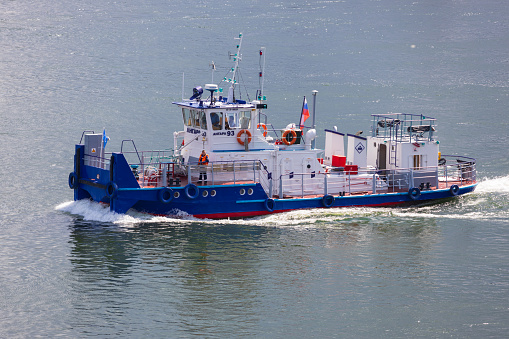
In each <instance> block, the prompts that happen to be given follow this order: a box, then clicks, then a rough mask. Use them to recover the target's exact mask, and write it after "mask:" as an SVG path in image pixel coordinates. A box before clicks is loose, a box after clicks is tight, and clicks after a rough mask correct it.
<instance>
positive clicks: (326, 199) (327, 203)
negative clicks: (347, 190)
mask: <svg viewBox="0 0 509 339" xmlns="http://www.w3.org/2000/svg"><path fill="white" fill-rule="evenodd" d="M334 200H335V199H334V197H333V196H332V195H330V194H327V195H324V196H323V198H322V205H323V207H327V208H329V207H332V205H334Z"/></svg>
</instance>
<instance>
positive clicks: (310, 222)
mask: <svg viewBox="0 0 509 339" xmlns="http://www.w3.org/2000/svg"><path fill="white" fill-rule="evenodd" d="M55 209H56V210H58V211H61V212H64V213H68V214H71V215H77V216H80V217H81V218H83V220H86V221H94V222H100V223H112V224H117V225H122V226H125V227H134V226H136V225H138V224H143V223H169V224H172V225H190V224H205V225H210V226H214V225H216V226H221V225H228V224H242V225H252V226H265V227H293V228H309V227H318V226H322V225H330V224H337V223H338V222H346V221H352V220H354V221H355V220H357V221H363V222H369V221H370V220H374V219H375V218H376V219H377V220H379V219H380V218H382V219H391V218H419V219H420V218H429V219H470V220H473V219H477V220H479V219H480V220H490V219H501V220H504V219H509V176H504V177H497V178H493V179H486V178H485V179H483V180H481V181H480V182H479V184H478V186H477V188H476V190H475V191H474V192H473V193H470V194H467V195H465V196H461V197H459V198H458V199H454V200H452V201H450V202H444V203H437V204H432V205H424V206H416V207H409V208H370V207H341V208H330V209H309V210H296V211H291V212H285V213H277V214H271V215H268V216H260V217H254V218H248V219H243V220H240V221H239V220H230V219H221V220H211V219H198V218H194V217H193V216H192V215H188V214H186V213H184V212H182V213H180V214H177V215H176V216H154V215H151V214H146V213H140V212H136V211H133V210H130V211H128V212H127V213H126V214H118V213H115V212H111V211H110V209H109V207H108V206H107V205H104V204H100V203H97V202H93V201H90V200H80V201H69V202H64V203H62V204H60V205H58V206H56V207H55Z"/></svg>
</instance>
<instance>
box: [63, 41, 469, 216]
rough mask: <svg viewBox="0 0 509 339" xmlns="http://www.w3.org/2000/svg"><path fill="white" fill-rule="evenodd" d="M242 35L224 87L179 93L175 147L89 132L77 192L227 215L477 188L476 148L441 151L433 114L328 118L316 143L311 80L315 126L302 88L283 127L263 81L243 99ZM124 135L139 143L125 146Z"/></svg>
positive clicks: (77, 163)
mask: <svg viewBox="0 0 509 339" xmlns="http://www.w3.org/2000/svg"><path fill="white" fill-rule="evenodd" d="M236 40H237V51H236V53H234V54H231V56H232V57H233V61H234V66H233V67H232V68H231V77H225V78H224V79H223V81H222V82H224V83H226V84H227V86H228V89H227V94H226V95H223V89H222V88H220V87H219V85H217V84H205V85H204V86H203V87H201V86H197V87H195V88H193V94H192V96H191V97H190V99H188V100H182V101H180V102H174V103H173V104H175V105H176V106H177V107H178V108H179V110H180V112H181V114H182V120H181V121H182V123H183V130H181V131H179V132H175V133H174V134H173V141H174V149H173V150H171V151H138V150H137V148H136V145H135V143H134V141H133V140H131V139H129V140H123V141H122V144H121V149H120V152H113V153H108V152H106V151H105V146H106V143H107V141H108V138H107V137H106V134H105V132H104V131H103V133H94V132H91V131H85V132H83V134H82V136H81V140H80V143H79V144H77V145H76V146H75V156H74V171H73V172H71V173H70V174H69V187H70V188H71V189H73V190H74V200H81V199H91V200H94V201H97V202H100V203H104V204H108V205H109V208H110V210H111V211H114V212H117V213H126V212H127V211H128V210H130V209H133V210H136V211H140V212H146V213H150V214H155V215H168V216H186V215H192V216H194V217H196V218H210V219H221V218H243V217H253V216H259V215H267V214H272V213H281V212H286V211H292V210H298V209H311V208H335V207H346V206H392V205H409V204H420V203H423V202H428V201H433V200H441V199H448V198H453V197H456V196H459V195H462V194H466V193H469V192H472V191H474V190H475V188H476V186H477V182H476V161H475V159H473V158H469V157H464V156H452V155H442V154H441V153H440V151H439V141H438V139H437V133H436V132H437V125H436V120H435V119H434V118H432V117H429V116H424V115H415V114H405V113H390V114H375V115H372V116H371V117H372V122H371V135H369V136H366V137H363V136H361V135H359V134H358V133H357V134H344V133H341V132H338V131H337V130H336V128H334V129H326V130H325V131H324V134H325V149H323V150H322V149H317V148H315V138H316V136H317V132H316V129H315V121H314V120H315V115H314V107H315V103H316V93H317V92H316V91H314V92H313V110H312V117H313V119H312V120H313V124H312V126H305V122H306V120H307V119H308V118H309V117H310V116H311V115H310V110H309V108H308V103H307V100H306V98H304V102H303V106H302V113H301V119H300V121H299V124H298V125H297V124H288V125H287V126H286V127H284V128H278V127H275V126H274V125H273V124H271V123H269V122H268V115H267V114H266V113H264V112H265V110H266V109H267V104H266V103H265V97H264V95H263V81H262V82H261V84H262V86H261V89H260V90H258V91H257V93H256V99H255V100H252V101H249V102H247V101H244V100H240V99H237V98H236V89H237V86H238V85H239V81H238V71H239V62H240V61H241V54H240V50H241V45H242V34H240V35H239V37H238V38H236ZM260 58H261V59H262V60H263V59H264V49H263V48H262V49H260ZM262 64H263V63H262ZM262 73H263V72H260V77H263V74H262ZM124 146H125V147H124ZM127 146H129V147H131V148H132V149H133V150H132V151H124V148H127ZM345 146H346V147H345Z"/></svg>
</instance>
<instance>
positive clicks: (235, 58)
mask: <svg viewBox="0 0 509 339" xmlns="http://www.w3.org/2000/svg"><path fill="white" fill-rule="evenodd" d="M235 40H239V43H238V44H237V52H236V53H235V54H231V53H230V55H229V56H230V57H233V61H235V64H234V66H233V68H232V72H233V76H232V78H230V79H228V80H227V79H226V78H224V80H225V81H226V82H229V83H231V85H230V89H229V90H228V103H233V102H234V101H235V84H237V69H238V68H239V62H240V60H241V59H242V56H241V54H240V48H241V47H242V33H240V34H239V37H238V38H235Z"/></svg>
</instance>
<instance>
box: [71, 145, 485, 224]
mask: <svg viewBox="0 0 509 339" xmlns="http://www.w3.org/2000/svg"><path fill="white" fill-rule="evenodd" d="M81 154H83V148H82V146H81V145H76V155H75V171H74V172H73V173H71V174H70V176H69V186H70V187H71V188H73V189H74V200H81V199H92V200H94V201H97V202H102V203H107V204H109V205H110V209H111V211H114V212H117V213H125V212H127V211H128V210H129V209H131V208H133V209H135V210H137V211H140V212H146V213H151V214H155V215H182V214H183V213H184V214H188V215H193V216H195V217H197V218H211V219H222V218H241V217H253V216H258V215H266V214H272V213H281V212H286V211H292V210H298V209H311V208H332V207H353V206H392V205H401V204H415V203H422V202H424V201H430V200H440V199H446V198H451V197H454V196H457V195H462V194H466V193H469V192H472V191H474V189H475V187H476V186H477V184H475V183H474V184H471V185H467V186H461V187H459V188H458V189H457V190H453V189H449V188H446V189H436V190H428V191H426V190H424V191H422V192H420V194H419V195H418V196H415V195H414V196H412V195H411V194H410V193H408V192H402V193H384V194H366V195H349V196H331V195H327V196H323V197H322V196H319V197H313V198H291V199H276V198H274V199H272V198H269V197H268V196H267V194H266V193H265V191H264V189H263V187H262V186H261V184H260V183H252V184H236V185H210V186H196V185H194V184H189V185H187V186H184V187H157V188H140V186H139V184H138V182H137V181H136V179H135V178H134V176H133V174H132V172H131V169H130V167H129V165H128V164H127V162H126V160H125V158H124V156H123V155H122V154H121V153H113V155H112V157H111V163H110V169H109V170H105V169H101V168H97V167H92V166H86V165H84V163H83V158H82V156H81Z"/></svg>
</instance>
